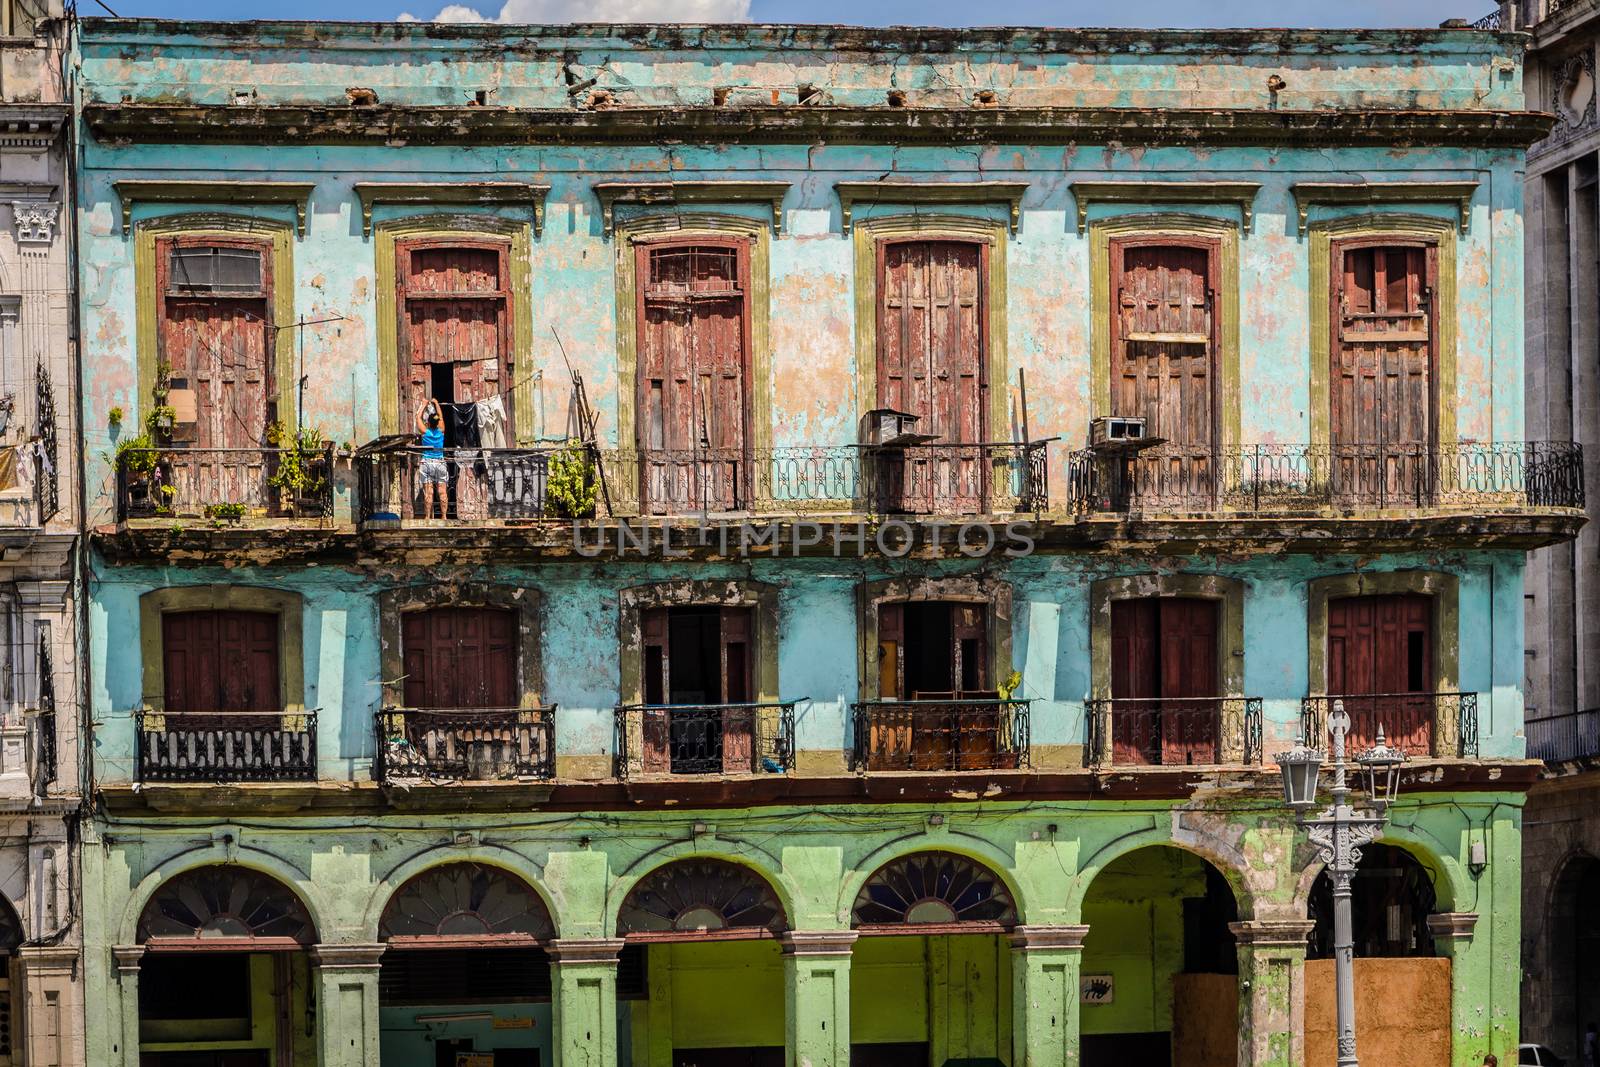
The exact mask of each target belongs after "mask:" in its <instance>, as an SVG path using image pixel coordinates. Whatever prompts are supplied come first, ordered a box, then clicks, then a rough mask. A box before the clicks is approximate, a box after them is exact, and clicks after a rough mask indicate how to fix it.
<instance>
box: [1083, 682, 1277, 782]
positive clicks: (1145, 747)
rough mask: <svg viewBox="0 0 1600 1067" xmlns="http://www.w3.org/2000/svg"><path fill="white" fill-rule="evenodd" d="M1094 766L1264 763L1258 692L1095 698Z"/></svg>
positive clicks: (1091, 725) (1090, 751)
mask: <svg viewBox="0 0 1600 1067" xmlns="http://www.w3.org/2000/svg"><path fill="white" fill-rule="evenodd" d="M1085 710H1086V713H1087V719H1088V742H1089V743H1088V745H1087V747H1086V749H1085V752H1084V758H1085V761H1086V762H1087V763H1088V765H1089V766H1091V767H1097V768H1109V767H1113V766H1115V767H1126V766H1144V767H1173V766H1178V767H1196V766H1217V765H1224V764H1234V763H1244V764H1249V765H1255V764H1259V763H1260V762H1261V698H1260V697H1164V698H1157V699H1133V700H1091V701H1089V702H1088V705H1087V707H1086V709H1085Z"/></svg>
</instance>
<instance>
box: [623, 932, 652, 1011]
mask: <svg viewBox="0 0 1600 1067" xmlns="http://www.w3.org/2000/svg"><path fill="white" fill-rule="evenodd" d="M617 999H618V1000H649V999H650V946H649V945H624V946H622V955H621V956H619V957H618V958H617Z"/></svg>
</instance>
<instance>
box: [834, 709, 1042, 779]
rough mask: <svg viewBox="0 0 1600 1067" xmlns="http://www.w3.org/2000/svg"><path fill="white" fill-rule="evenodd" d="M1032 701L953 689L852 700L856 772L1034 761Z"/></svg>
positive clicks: (1013, 766)
mask: <svg viewBox="0 0 1600 1067" xmlns="http://www.w3.org/2000/svg"><path fill="white" fill-rule="evenodd" d="M1031 703H1032V702H1031V701H1028V700H1009V699H1001V698H998V697H990V696H976V695H974V696H965V695H962V694H952V695H951V697H950V699H947V700H940V699H927V698H926V697H924V698H920V699H916V700H868V701H862V702H860V703H857V704H854V705H852V706H851V712H852V722H851V727H852V729H851V734H852V743H851V751H850V766H851V769H853V770H855V771H856V772H858V773H860V772H866V773H869V774H870V773H873V772H882V771H1000V770H1018V769H1026V768H1027V767H1029V766H1030V765H1031V762H1032V749H1031V745H1030V737H1029V726H1030V722H1029V710H1030V706H1031Z"/></svg>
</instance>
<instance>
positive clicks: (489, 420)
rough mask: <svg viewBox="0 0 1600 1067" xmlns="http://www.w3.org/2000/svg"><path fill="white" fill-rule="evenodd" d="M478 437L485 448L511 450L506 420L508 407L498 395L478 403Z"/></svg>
mask: <svg viewBox="0 0 1600 1067" xmlns="http://www.w3.org/2000/svg"><path fill="white" fill-rule="evenodd" d="M477 408H478V437H479V440H480V441H482V442H483V447H484V448H510V447H511V434H510V427H509V426H508V425H507V420H506V405H505V402H504V401H502V400H501V399H500V397H499V395H498V394H496V395H495V396H491V397H489V398H488V399H486V400H480V401H478V403H477Z"/></svg>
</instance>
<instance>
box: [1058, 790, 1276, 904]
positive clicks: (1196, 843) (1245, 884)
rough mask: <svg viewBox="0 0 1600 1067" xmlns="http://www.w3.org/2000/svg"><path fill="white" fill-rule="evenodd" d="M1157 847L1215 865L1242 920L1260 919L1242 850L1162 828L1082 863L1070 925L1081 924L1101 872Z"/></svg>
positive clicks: (1070, 895) (1072, 892) (1110, 845)
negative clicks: (1144, 849)
mask: <svg viewBox="0 0 1600 1067" xmlns="http://www.w3.org/2000/svg"><path fill="white" fill-rule="evenodd" d="M1180 814H1181V813H1180ZM1157 845H1166V846H1169V847H1171V848H1175V849H1179V850H1180V851H1183V852H1188V853H1191V854H1193V855H1195V856H1198V857H1199V858H1200V859H1202V860H1205V861H1206V862H1207V863H1209V864H1211V866H1213V867H1215V868H1216V869H1217V873H1218V874H1220V875H1222V877H1223V878H1224V879H1225V880H1226V881H1227V883H1228V888H1229V889H1231V890H1232V891H1233V899H1234V902H1235V903H1236V904H1237V905H1238V908H1239V918H1240V920H1241V921H1248V920H1251V919H1254V918H1256V907H1257V896H1258V895H1259V894H1258V892H1257V890H1256V888H1255V887H1254V886H1253V885H1252V882H1251V876H1250V869H1249V865H1248V864H1247V863H1246V862H1245V858H1244V854H1243V853H1242V852H1240V851H1239V849H1238V848H1236V847H1235V846H1233V845H1232V844H1229V843H1228V842H1226V841H1223V840H1222V839H1220V838H1218V837H1216V836H1215V835H1212V834H1208V833H1205V832H1204V831H1202V830H1196V829H1193V828H1187V829H1186V830H1184V831H1183V836H1179V833H1178V832H1177V828H1176V827H1175V828H1174V829H1170V830H1169V829H1168V828H1166V827H1162V826H1152V827H1151V828H1150V829H1149V830H1145V831H1141V832H1139V833H1134V834H1128V835H1126V836H1124V837H1119V838H1117V839H1115V840H1113V841H1108V842H1106V843H1105V844H1104V845H1102V846H1100V848H1099V849H1097V850H1096V851H1095V852H1094V853H1092V854H1091V855H1090V856H1089V857H1087V858H1086V859H1084V860H1082V861H1081V862H1080V863H1079V865H1078V873H1077V874H1076V875H1075V876H1074V877H1073V879H1072V882H1071V886H1070V888H1069V889H1068V891H1067V908H1066V913H1067V921H1068V922H1074V923H1075V922H1078V921H1079V920H1080V918H1081V916H1082V915H1083V902H1084V899H1085V898H1086V897H1088V895H1089V887H1090V886H1091V885H1092V884H1093V883H1094V880H1095V877H1096V876H1097V875H1098V874H1099V873H1100V872H1101V871H1103V870H1105V869H1106V868H1107V867H1109V866H1110V865H1111V864H1113V863H1115V862H1116V861H1117V860H1119V859H1121V858H1122V857H1123V856H1126V855H1128V854H1129V853H1131V852H1137V851H1138V850H1139V849H1141V848H1150V847H1152V846H1157Z"/></svg>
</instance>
